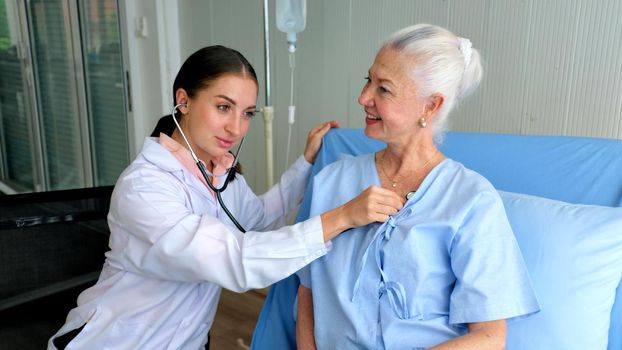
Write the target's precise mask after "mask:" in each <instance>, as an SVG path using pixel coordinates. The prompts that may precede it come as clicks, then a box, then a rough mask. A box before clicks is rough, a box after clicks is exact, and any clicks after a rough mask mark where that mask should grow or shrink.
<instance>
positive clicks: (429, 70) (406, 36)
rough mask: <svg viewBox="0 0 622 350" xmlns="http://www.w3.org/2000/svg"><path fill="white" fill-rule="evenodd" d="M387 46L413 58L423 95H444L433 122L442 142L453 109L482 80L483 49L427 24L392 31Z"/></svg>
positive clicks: (413, 72) (415, 78) (413, 75)
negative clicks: (478, 49)
mask: <svg viewBox="0 0 622 350" xmlns="http://www.w3.org/2000/svg"><path fill="white" fill-rule="evenodd" d="M386 48H390V49H393V50H395V51H397V52H399V53H402V54H406V55H410V56H412V57H413V63H415V64H413V65H412V70H411V71H410V78H411V79H413V81H414V82H415V84H416V85H417V88H418V93H419V96H420V97H422V98H426V97H429V96H431V95H432V94H434V93H440V94H442V95H443V96H444V103H443V105H442V106H441V108H440V110H439V111H438V114H437V115H436V119H435V121H434V123H432V125H433V128H434V129H433V133H434V139H435V141H436V142H441V141H442V138H443V134H444V132H445V130H446V129H447V116H448V115H449V112H451V110H452V109H453V108H454V106H455V104H456V102H457V101H458V100H460V99H461V98H462V97H465V96H467V95H469V94H470V93H471V92H473V91H474V90H475V89H476V88H477V86H478V85H479V83H480V81H481V79H482V74H483V70H482V63H481V58H480V55H479V52H478V51H477V50H475V49H473V48H472V47H471V41H469V39H465V38H459V37H457V36H456V35H455V34H453V33H452V32H450V31H449V30H447V29H444V28H441V27H438V26H434V25H430V24H425V23H422V24H416V25H413V26H410V27H406V28H404V29H401V30H399V31H397V32H395V33H393V34H391V35H390V36H389V37H388V38H387V39H386V40H385V42H384V43H383V45H382V48H381V49H386Z"/></svg>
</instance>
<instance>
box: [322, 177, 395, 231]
mask: <svg viewBox="0 0 622 350" xmlns="http://www.w3.org/2000/svg"><path fill="white" fill-rule="evenodd" d="M405 202H406V200H405V199H404V198H403V197H401V196H399V195H398V194H397V193H395V192H393V191H391V190H388V189H386V188H382V187H378V186H370V187H368V188H367V189H366V190H365V191H363V192H361V194H359V195H358V196H356V197H355V198H354V199H352V200H351V201H349V202H347V203H346V204H344V205H342V206H340V207H337V208H335V209H333V210H330V211H327V212H326V213H324V214H322V215H321V216H320V217H321V219H322V230H323V232H324V241H328V240H330V239H333V238H334V237H335V236H337V235H338V234H339V233H341V232H343V231H345V230H347V229H350V228H353V227H360V226H365V225H367V224H370V223H372V222H385V221H387V220H388V219H389V216H391V215H394V214H395V213H397V212H398V211H399V210H400V209H402V207H403V206H404V203H405Z"/></svg>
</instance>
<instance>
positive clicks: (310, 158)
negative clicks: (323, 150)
mask: <svg viewBox="0 0 622 350" xmlns="http://www.w3.org/2000/svg"><path fill="white" fill-rule="evenodd" d="M338 127H339V122H338V121H336V120H331V121H328V122H325V123H322V124H320V125H318V126H316V127H315V128H313V129H311V131H309V136H308V137H307V146H306V147H305V152H304V157H305V159H306V160H307V162H309V163H311V164H313V163H315V157H316V156H317V151H319V150H320V146H321V145H322V137H324V135H326V133H327V132H328V130H330V128H338Z"/></svg>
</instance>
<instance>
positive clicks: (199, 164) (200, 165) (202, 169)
mask: <svg viewBox="0 0 622 350" xmlns="http://www.w3.org/2000/svg"><path fill="white" fill-rule="evenodd" d="M184 105H185V104H183V103H180V104H177V105H175V107H173V110H172V111H171V115H172V117H173V121H174V122H175V125H176V126H177V129H178V130H179V133H180V134H181V136H182V137H183V139H184V141H185V142H186V145H187V146H188V150H189V151H190V154H191V155H192V159H194V161H195V162H196V164H197V167H198V168H199V171H200V172H201V175H203V178H204V179H205V182H207V185H208V186H209V188H210V189H211V190H212V191H214V192H215V193H216V198H217V199H218V204H220V207H221V208H222V210H223V211H224V212H225V214H227V216H228V217H229V219H230V220H231V222H232V223H233V224H234V225H235V227H237V229H238V230H240V231H241V232H242V233H246V230H245V229H244V227H243V226H242V225H241V224H240V223H239V222H238V221H237V220H236V219H235V217H234V216H233V214H231V212H230V211H229V209H228V208H227V206H226V205H225V203H224V202H223V200H222V197H221V195H220V193H221V192H223V191H224V190H225V189H227V186H228V185H229V182H230V181H231V180H233V177H234V176H235V169H234V168H235V166H236V165H237V163H238V154H240V149H242V145H243V144H244V138H242V140H241V141H240V145H239V146H238V150H237V151H236V152H235V156H234V158H233V163H232V164H231V168H229V170H228V172H227V177H226V178H225V181H224V183H223V184H222V186H221V187H220V188H216V186H214V184H213V183H212V182H211V181H210V179H209V174H208V173H207V169H206V168H205V164H204V163H203V161H201V160H200V159H199V158H198V157H197V155H196V154H195V153H194V150H193V149H192V146H190V142H188V139H187V138H186V135H185V134H184V131H183V130H182V129H181V126H179V123H178V122H177V118H175V113H176V112H177V110H178V109H179V107H181V106H184Z"/></svg>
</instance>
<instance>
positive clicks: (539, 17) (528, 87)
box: [143, 0, 622, 191]
mask: <svg viewBox="0 0 622 350" xmlns="http://www.w3.org/2000/svg"><path fill="white" fill-rule="evenodd" d="M270 4H271V6H274V0H270ZM307 6H308V18H307V28H306V30H305V31H304V32H303V33H301V34H300V35H299V43H298V51H297V62H296V63H297V66H296V82H297V84H296V94H297V95H296V97H297V103H296V104H297V106H298V117H297V123H296V125H295V130H294V137H293V140H294V144H293V147H294V150H295V153H296V154H299V153H300V152H301V151H302V149H303V147H304V144H305V140H306V133H307V131H308V130H309V129H310V128H311V127H312V126H314V125H316V124H317V123H319V122H321V121H324V120H328V119H332V118H337V119H339V120H341V121H342V124H343V126H346V127H361V126H363V124H364V120H363V117H364V116H363V113H362V109H361V108H360V106H358V104H357V102H356V98H357V96H358V94H359V92H360V89H361V87H362V85H363V77H364V76H365V75H366V72H367V69H368V68H369V65H370V64H371V63H372V61H373V57H374V54H375V51H376V49H377V47H378V45H379V43H380V41H381V40H382V38H384V37H385V36H386V35H388V34H389V33H391V32H393V31H395V30H397V29H399V28H402V27H404V26H407V25H410V24H414V23H418V22H428V23H433V24H438V25H441V26H444V27H447V28H448V29H450V30H452V31H454V32H455V33H457V34H459V35H461V36H465V37H468V38H470V39H471V41H472V42H473V43H474V46H475V47H476V48H478V49H480V51H481V53H482V56H483V58H484V60H485V68H486V75H485V78H484V82H483V84H482V86H481V87H480V90H479V91H478V92H476V94H475V95H474V96H470V97H469V98H467V100H465V101H464V103H463V104H462V105H460V106H459V109H458V110H456V111H455V112H454V113H453V114H452V115H451V119H452V121H453V128H452V129H454V130H466V131H482V132H496V133H525V134H556V135H578V136H598V137H609V138H622V118H621V115H622V45H621V44H622V25H620V20H619V18H622V2H620V1H619V0H602V1H599V2H598V4H595V3H593V2H591V1H589V0H573V1H568V0H551V1H538V0H513V1H509V0H508V1H488V0H471V1H468V2H467V1H458V0H439V1H425V0H384V1H379V0H309V1H308V4H307ZM270 16H271V39H272V45H271V48H272V57H273V62H272V71H273V82H272V83H273V85H272V88H273V90H272V91H273V97H272V98H273V104H274V105H275V106H276V114H277V115H276V120H275V123H276V124H275V130H274V131H275V147H274V149H275V168H276V169H275V174H277V175H278V174H280V173H281V172H282V170H283V169H284V167H285V164H284V163H285V162H284V158H285V143H286V140H287V124H286V120H287V115H286V108H287V107H286V106H287V104H288V100H289V67H288V58H287V50H286V45H285V34H283V33H281V32H279V31H278V30H277V29H276V27H275V24H274V9H271V11H270ZM179 25H180V29H179V30H180V49H181V57H182V61H183V59H185V57H187V56H188V55H189V54H190V53H192V52H193V51H194V50H196V49H198V48H200V47H203V46H206V45H211V44H223V45H227V46H231V47H233V48H236V49H238V50H239V51H241V52H242V53H243V54H244V55H245V56H246V57H247V58H248V59H249V60H250V61H251V62H252V63H253V64H254V66H255V68H256V70H257V73H258V75H259V78H260V84H261V85H263V81H264V79H265V78H264V68H263V65H264V62H263V21H262V1H259V0H257V1H248V0H233V1H227V0H180V1H179ZM145 84H148V83H143V85H145ZM263 98H264V97H263V92H262V95H261V96H260V98H259V100H258V104H259V105H263V103H264V100H263ZM253 124H254V125H253V126H252V128H251V130H250V131H249V136H248V138H247V143H246V145H245V149H244V150H243V152H242V153H243V156H242V162H243V164H244V165H245V168H246V173H247V178H248V180H249V182H250V183H251V185H252V186H253V187H254V188H255V189H256V190H257V191H262V190H264V189H265V188H264V185H263V184H264V170H263V160H264V159H265V158H264V157H265V154H264V148H263V129H262V120H261V117H260V116H259V117H258V118H257V119H256V120H255V121H254V122H253Z"/></svg>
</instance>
